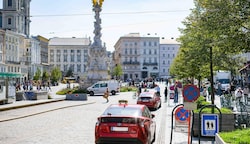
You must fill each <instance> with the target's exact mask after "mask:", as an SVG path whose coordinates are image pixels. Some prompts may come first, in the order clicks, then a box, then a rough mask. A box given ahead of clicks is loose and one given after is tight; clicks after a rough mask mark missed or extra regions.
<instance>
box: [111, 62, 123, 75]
mask: <svg viewBox="0 0 250 144" xmlns="http://www.w3.org/2000/svg"><path fill="white" fill-rule="evenodd" d="M122 74H123V71H122V66H121V65H120V64H117V65H116V66H115V68H114V69H113V76H115V78H116V79H120V77H121V76H122Z"/></svg>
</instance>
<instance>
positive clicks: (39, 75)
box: [33, 68, 41, 80]
mask: <svg viewBox="0 0 250 144" xmlns="http://www.w3.org/2000/svg"><path fill="white" fill-rule="evenodd" d="M40 78H41V70H40V69H39V68H37V70H36V73H35V75H34V77H33V80H40Z"/></svg>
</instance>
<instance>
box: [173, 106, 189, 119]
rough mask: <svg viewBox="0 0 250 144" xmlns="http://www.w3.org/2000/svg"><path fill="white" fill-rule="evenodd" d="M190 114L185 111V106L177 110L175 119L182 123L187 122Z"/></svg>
mask: <svg viewBox="0 0 250 144" xmlns="http://www.w3.org/2000/svg"><path fill="white" fill-rule="evenodd" d="M189 116H190V114H189V111H188V110H185V109H184V108H183V106H181V107H179V108H177V109H176V110H175V119H176V120H178V121H181V122H186V121H187V120H188V118H189Z"/></svg>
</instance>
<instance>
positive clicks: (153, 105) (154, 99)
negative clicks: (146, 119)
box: [137, 90, 161, 110]
mask: <svg viewBox="0 0 250 144" xmlns="http://www.w3.org/2000/svg"><path fill="white" fill-rule="evenodd" d="M137 104H143V105H146V106H147V107H148V108H150V109H155V110H156V109H159V108H160V107H161V97H160V95H158V94H157V93H156V91H155V90H150V91H146V92H142V93H140V95H139V97H138V99H137Z"/></svg>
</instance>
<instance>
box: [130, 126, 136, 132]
mask: <svg viewBox="0 0 250 144" xmlns="http://www.w3.org/2000/svg"><path fill="white" fill-rule="evenodd" d="M137 130H138V127H130V128H129V133H137Z"/></svg>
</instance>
